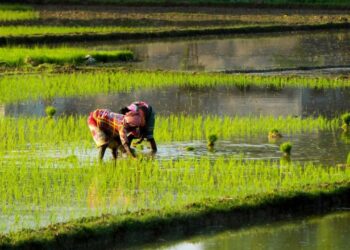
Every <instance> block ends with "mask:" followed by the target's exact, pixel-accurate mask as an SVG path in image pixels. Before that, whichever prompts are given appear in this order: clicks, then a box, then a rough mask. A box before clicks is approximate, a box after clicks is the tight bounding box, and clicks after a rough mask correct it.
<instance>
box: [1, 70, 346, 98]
mask: <svg viewBox="0 0 350 250" xmlns="http://www.w3.org/2000/svg"><path fill="white" fill-rule="evenodd" d="M220 85H221V86H225V85H226V86H232V85H233V86H237V87H238V88H244V87H247V86H249V85H255V86H261V87H274V88H283V87H310V88H343V87H349V86H350V80H349V79H348V78H346V77H308V76H258V75H256V76H254V75H243V74H233V75H230V74H220V73H196V74H193V73H173V72H141V71H140V72H137V71H136V72H133V71H129V72H128V71H116V72H115V71H114V70H113V71H111V70H109V71H108V70H107V71H92V72H75V73H71V74H52V75H51V74H35V75H17V76H7V75H4V76H3V77H1V79H0V89H1V92H2V95H1V96H0V103H11V102H16V101H23V100H37V99H39V98H43V99H45V98H53V97H56V98H57V97H68V96H89V95H95V94H108V93H117V92H130V91H132V90H137V89H149V88H164V87H169V86H183V87H198V88H201V87H213V86H220ZM19 90H21V91H19Z"/></svg>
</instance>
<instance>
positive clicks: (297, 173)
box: [0, 157, 350, 232]
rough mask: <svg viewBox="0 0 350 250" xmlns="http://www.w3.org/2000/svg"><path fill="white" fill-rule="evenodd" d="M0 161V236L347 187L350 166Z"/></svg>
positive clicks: (200, 161) (199, 160) (193, 161)
mask: <svg viewBox="0 0 350 250" xmlns="http://www.w3.org/2000/svg"><path fill="white" fill-rule="evenodd" d="M0 164H1V171H0V209H1V220H0V221H1V222H0V231H3V232H4V231H9V230H17V229H19V228H23V227H37V226H43V225H47V224H49V223H55V222H58V221H66V220H70V219H73V218H78V217H84V216H98V215H101V214H104V213H112V214H119V213H124V212H127V211H136V210H140V209H168V210H171V209H173V208H180V207H182V206H184V205H186V204H192V203H193V202H198V201H201V200H203V199H220V198H230V199H235V200H237V202H238V203H239V202H241V201H244V199H245V197H248V196H252V195H258V196H259V195H264V194H275V195H278V194H283V193H288V192H298V191H308V192H312V191H317V190H318V189H319V188H320V187H322V185H324V184H332V183H341V182H348V181H349V177H350V168H344V167H336V166H332V167H324V166H317V165H313V164H311V163H310V164H303V165H301V164H286V165H283V166H279V165H278V163H276V162H269V161H243V160H240V159H237V158H225V159H224V158H218V159H216V160H212V159H208V158H205V157H200V158H196V159H186V160H181V159H180V160H165V161H157V160H147V159H143V160H137V161H135V160H130V161H129V160H124V161H120V162H118V164H117V165H114V164H113V163H112V162H109V163H105V164H103V165H100V164H98V163H97V162H95V164H93V165H91V164H87V163H78V162H77V163H75V164H73V166H72V165H70V166H69V167H61V168H55V162H53V161H52V162H50V161H46V160H43V159H37V160H35V161H34V164H35V165H36V167H34V168H33V167H27V164H28V159H25V158H23V159H14V160H13V161H7V162H6V164H4V163H0Z"/></svg>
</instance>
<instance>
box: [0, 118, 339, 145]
mask: <svg viewBox="0 0 350 250" xmlns="http://www.w3.org/2000/svg"><path fill="white" fill-rule="evenodd" d="M87 116H88V114H86V116H83V117H73V116H71V117H57V118H56V119H50V120H48V119H47V118H25V117H21V118H11V117H3V118H0V138H2V140H1V141H0V149H2V150H19V149H20V150H40V148H41V147H48V148H51V149H54V148H56V147H58V148H66V151H70V150H72V149H73V151H74V148H77V147H78V148H83V149H91V148H93V147H94V146H93V140H92V138H91V135H90V131H89V129H88V127H87V122H86V119H87ZM340 124H341V121H340V119H339V118H334V119H331V120H329V119H326V118H323V117H318V118H305V119H301V118H294V117H284V118H283V117H279V118H274V117H270V116H262V117H228V116H226V117H215V116H208V117H202V116H169V117H162V116H157V119H156V129H155V138H156V140H157V141H158V142H171V141H189V140H206V138H208V137H209V136H210V135H211V134H213V133H215V134H216V135H217V137H218V138H219V139H220V140H225V139H232V138H234V137H252V136H264V135H267V133H268V131H269V129H270V127H274V128H278V130H279V131H281V132H283V134H285V135H292V134H298V133H317V132H319V131H336V130H338V129H339V127H340ZM68 145H69V146H68Z"/></svg>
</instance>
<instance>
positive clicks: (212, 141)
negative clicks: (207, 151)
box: [207, 134, 218, 148]
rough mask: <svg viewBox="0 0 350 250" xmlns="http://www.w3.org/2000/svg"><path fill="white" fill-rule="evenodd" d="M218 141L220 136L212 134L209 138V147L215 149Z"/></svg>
mask: <svg viewBox="0 0 350 250" xmlns="http://www.w3.org/2000/svg"><path fill="white" fill-rule="evenodd" d="M217 140H218V136H217V135H216V134H210V135H209V136H208V144H207V145H208V147H209V148H213V147H214V146H215V142H216V141H217Z"/></svg>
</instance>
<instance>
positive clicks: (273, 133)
mask: <svg viewBox="0 0 350 250" xmlns="http://www.w3.org/2000/svg"><path fill="white" fill-rule="evenodd" d="M268 138H269V139H277V138H282V134H281V133H280V132H279V131H278V129H276V128H274V129H271V130H270V131H269V135H268Z"/></svg>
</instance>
